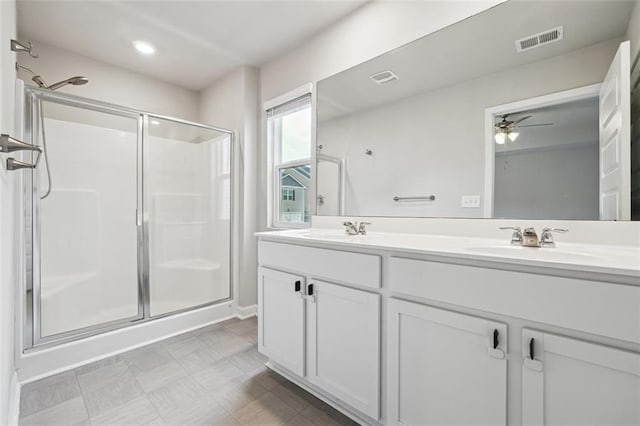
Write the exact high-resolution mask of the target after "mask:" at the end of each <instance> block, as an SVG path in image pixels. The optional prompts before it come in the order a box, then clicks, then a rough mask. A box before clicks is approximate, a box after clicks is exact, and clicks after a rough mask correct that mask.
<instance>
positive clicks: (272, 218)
mask: <svg viewBox="0 0 640 426" xmlns="http://www.w3.org/2000/svg"><path fill="white" fill-rule="evenodd" d="M305 96H309V97H310V100H309V105H310V108H311V135H310V138H309V144H310V146H309V151H310V152H309V157H308V158H302V159H298V160H293V161H286V162H282V163H281V162H280V158H282V156H281V149H282V147H281V144H280V141H281V138H280V137H279V134H280V132H281V129H280V128H274V123H272V122H271V120H269V114H268V112H269V110H271V109H273V108H276V107H279V106H282V105H285V104H287V103H289V102H292V101H295V100H297V99H299V98H302V97H305ZM315 105H316V100H315V90H314V85H313V84H312V83H308V84H305V85H302V86H300V87H298V88H296V89H294V90H292V91H290V92H288V93H285V94H284V95H282V96H278V97H277V98H274V99H272V100H270V101H267V102H265V103H264V105H263V113H264V117H265V119H264V123H265V129H266V136H267V147H268V167H267V169H268V176H267V182H268V183H267V223H268V226H269V227H270V228H276V229H283V228H284V229H287V228H289V229H304V228H309V227H310V226H311V216H312V215H313V214H315V207H316V206H315V203H314V202H313V200H315V156H316V149H315V146H316V108H315ZM307 165H308V166H309V169H310V178H309V186H308V187H307V194H308V197H309V221H306V222H282V221H281V220H280V206H281V203H282V186H281V185H280V173H281V171H282V170H284V169H289V168H294V167H301V166H307Z"/></svg>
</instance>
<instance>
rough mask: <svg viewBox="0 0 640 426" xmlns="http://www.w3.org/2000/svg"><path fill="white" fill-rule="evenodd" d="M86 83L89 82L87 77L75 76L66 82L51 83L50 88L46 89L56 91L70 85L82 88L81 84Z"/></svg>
mask: <svg viewBox="0 0 640 426" xmlns="http://www.w3.org/2000/svg"><path fill="white" fill-rule="evenodd" d="M34 78H35V77H34ZM88 82H89V79H88V78H87V77H83V76H75V77H71V78H68V79H66V80H62V81H59V82H57V83H53V84H52V85H51V86H48V87H47V89H49V90H56V89H59V88H61V87H63V86H66V85H67V84H71V85H74V86H82V85H83V84H87V83H88ZM36 83H37V82H36Z"/></svg>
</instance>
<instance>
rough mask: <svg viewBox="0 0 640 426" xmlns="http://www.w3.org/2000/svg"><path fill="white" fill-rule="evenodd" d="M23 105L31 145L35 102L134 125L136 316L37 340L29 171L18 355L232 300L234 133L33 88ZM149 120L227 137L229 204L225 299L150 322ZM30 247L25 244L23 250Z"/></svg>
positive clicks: (35, 196)
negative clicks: (122, 119) (131, 121)
mask: <svg viewBox="0 0 640 426" xmlns="http://www.w3.org/2000/svg"><path fill="white" fill-rule="evenodd" d="M18 95H22V97H23V98H22V99H23V100H24V110H23V111H19V113H22V114H23V116H24V119H23V125H24V136H25V140H30V141H31V143H34V144H37V142H38V140H39V138H40V133H41V128H40V123H39V118H40V114H41V111H40V102H41V101H49V102H53V103H57V104H61V105H65V106H70V107H75V108H81V109H85V110H91V111H96V112H101V113H106V114H112V115H116V116H120V117H126V118H132V119H136V120H137V142H136V144H137V146H136V156H137V159H136V162H137V170H136V189H137V191H136V192H137V195H136V205H137V208H136V210H137V214H136V218H135V219H136V228H137V235H136V240H137V250H136V251H137V286H138V289H137V290H138V313H137V315H135V316H132V317H127V318H120V319H116V320H113V321H109V322H106V323H100V324H95V325H92V326H88V327H83V328H79V329H76V330H70V331H66V332H62V333H58V334H55V335H52V336H47V337H44V338H43V337H42V336H41V323H40V321H41V318H40V302H41V301H40V285H41V283H40V238H41V233H40V232H41V230H40V208H39V204H40V202H39V195H40V191H39V176H40V175H39V173H40V171H39V169H32V170H31V173H29V174H28V175H25V178H24V179H23V191H22V198H23V199H24V201H25V203H24V211H23V212H22V215H23V217H24V224H25V225H27V224H29V223H30V224H31V229H29V228H28V227H26V226H25V228H24V229H23V230H22V232H24V241H25V243H27V244H24V246H23V248H22V252H23V253H24V256H25V258H29V256H31V262H28V261H26V260H25V261H24V262H23V265H24V272H25V273H24V274H23V276H24V279H23V284H22V290H21V291H20V294H21V295H24V300H20V304H22V305H23V330H24V332H23V336H22V339H21V340H22V341H21V344H22V346H21V349H22V350H23V351H24V352H28V351H31V350H37V349H41V348H43V347H50V346H52V345H57V344H59V343H66V342H72V341H76V340H80V339H84V338H86V337H89V336H94V335H97V334H102V333H105V332H107V331H112V330H116V329H119V328H123V327H127V326H130V325H133V324H139V323H142V322H147V321H152V320H157V319H161V318H165V317H168V316H172V315H177V314H181V313H184V312H188V311H192V310H195V309H199V308H203V307H207V306H212V305H217V304H223V303H228V302H229V301H233V300H234V288H235V286H234V283H235V274H234V261H235V258H234V246H233V235H234V226H235V218H234V214H235V209H234V201H235V197H234V192H235V185H236V183H235V181H236V180H235V179H234V177H235V167H234V161H235V149H236V148H235V140H234V133H233V132H232V131H231V130H227V129H224V128H221V127H215V126H210V125H206V124H202V123H196V122H192V121H188V120H184V119H180V118H176V117H171V116H166V115H161V114H155V113H151V112H147V111H144V110H139V109H135V108H130V107H126V106H121V105H116V104H111V103H108V102H103V101H98V100H95V99H90V98H84V97H80V96H75V95H69V94H66V93H58V92H53V91H51V90H47V89H41V88H36V87H25V88H24V90H23V93H22V94H18ZM151 118H154V119H161V120H166V121H171V122H175V123H179V124H184V125H188V126H194V127H199V128H203V129H208V130H212V131H216V132H219V133H223V134H227V135H228V136H229V144H230V149H229V175H230V176H231V182H230V186H231V188H230V201H229V209H230V212H229V231H230V233H229V236H230V238H229V297H227V298H225V299H221V300H215V301H212V302H207V303H204V304H200V305H196V306H191V307H188V308H184V309H180V310H176V311H172V312H168V313H164V314H160V315H155V316H151V311H150V291H149V290H150V284H149V236H148V235H149V221H148V218H147V217H146V211H147V206H146V202H145V197H144V191H145V174H146V167H147V164H146V162H147V161H148V160H147V159H146V157H147V156H146V149H147V147H148V144H147V138H148V137H149V121H150V119H151ZM29 243H30V244H29ZM21 297H22V296H21Z"/></svg>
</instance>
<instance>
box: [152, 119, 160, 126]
mask: <svg viewBox="0 0 640 426" xmlns="http://www.w3.org/2000/svg"><path fill="white" fill-rule="evenodd" d="M151 124H153V125H154V126H159V125H160V122H159V121H158V120H151Z"/></svg>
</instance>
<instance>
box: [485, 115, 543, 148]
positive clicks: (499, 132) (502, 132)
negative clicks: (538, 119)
mask: <svg viewBox="0 0 640 426" xmlns="http://www.w3.org/2000/svg"><path fill="white" fill-rule="evenodd" d="M510 115H512V114H502V115H499V116H498V117H500V118H502V121H499V122H497V123H496V124H494V126H493V127H494V128H495V132H496V134H495V139H496V143H497V144H498V145H503V144H504V143H505V142H506V141H507V139H509V140H510V141H511V142H513V141H515V140H516V138H517V137H518V135H519V134H520V133H518V132H517V131H516V129H519V128H522V127H538V126H552V125H553V123H540V124H528V125H527V124H525V125H520V123H522V122H523V121H524V120H527V119H529V118H531V117H533V116H532V115H525V116H524V117H521V118H518V119H517V120H507V118H508V117H509V116H510Z"/></svg>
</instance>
